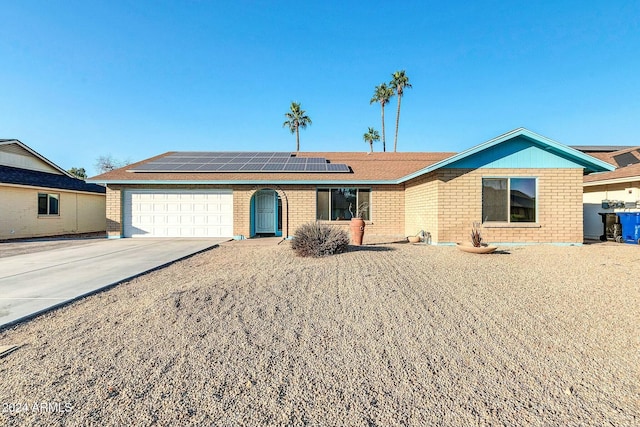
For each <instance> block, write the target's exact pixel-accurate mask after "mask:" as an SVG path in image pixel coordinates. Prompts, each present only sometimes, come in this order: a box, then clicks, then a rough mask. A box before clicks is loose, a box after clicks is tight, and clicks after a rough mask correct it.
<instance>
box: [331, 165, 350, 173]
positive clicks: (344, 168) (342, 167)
mask: <svg viewBox="0 0 640 427" xmlns="http://www.w3.org/2000/svg"><path fill="white" fill-rule="evenodd" d="M349 171H350V170H349V166H347V165H343V164H341V163H329V164H327V172H349Z"/></svg>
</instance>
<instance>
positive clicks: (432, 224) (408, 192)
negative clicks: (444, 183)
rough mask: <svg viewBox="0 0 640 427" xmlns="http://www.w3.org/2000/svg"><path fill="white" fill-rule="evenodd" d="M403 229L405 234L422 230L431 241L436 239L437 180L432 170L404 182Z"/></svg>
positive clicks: (412, 233) (413, 233)
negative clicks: (427, 234)
mask: <svg viewBox="0 0 640 427" xmlns="http://www.w3.org/2000/svg"><path fill="white" fill-rule="evenodd" d="M404 229H405V232H406V234H407V235H415V234H417V233H418V232H420V231H421V230H423V231H425V232H428V233H430V234H431V238H432V241H437V240H438V181H437V180H436V175H435V173H434V172H431V173H429V174H427V175H423V176H421V177H418V178H416V179H414V180H412V181H410V182H408V183H407V184H406V189H405V223H404Z"/></svg>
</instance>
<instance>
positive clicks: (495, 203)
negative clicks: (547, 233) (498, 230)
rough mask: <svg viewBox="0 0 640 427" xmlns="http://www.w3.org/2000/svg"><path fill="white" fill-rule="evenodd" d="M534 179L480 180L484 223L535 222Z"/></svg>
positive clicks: (535, 191) (535, 195)
mask: <svg viewBox="0 0 640 427" xmlns="http://www.w3.org/2000/svg"><path fill="white" fill-rule="evenodd" d="M537 184H538V183H537V179H536V178H520V177H518V178H482V220H483V221H484V222H491V221H496V222H536V221H537V188H538V185H537Z"/></svg>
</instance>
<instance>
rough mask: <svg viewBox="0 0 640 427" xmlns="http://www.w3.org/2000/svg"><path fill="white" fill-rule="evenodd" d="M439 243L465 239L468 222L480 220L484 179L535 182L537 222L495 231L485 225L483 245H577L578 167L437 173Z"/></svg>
mask: <svg viewBox="0 0 640 427" xmlns="http://www.w3.org/2000/svg"><path fill="white" fill-rule="evenodd" d="M437 176H438V180H439V189H438V200H439V204H438V205H439V206H438V215H439V217H440V221H439V224H438V235H437V236H438V239H437V242H440V243H444V242H446V243H452V242H462V241H467V240H468V234H469V232H470V229H471V226H472V223H473V222H474V221H481V220H482V218H481V216H482V178H483V177H489V176H490V177H501V176H504V177H518V176H522V177H536V178H538V200H537V202H538V212H537V214H538V222H537V223H536V224H535V225H534V226H532V224H520V225H518V224H508V225H504V226H501V227H496V226H494V225H492V224H490V223H489V224H486V227H485V228H484V231H483V235H484V239H485V240H486V241H488V242H515V243H517V242H527V243H582V240H583V236H582V170H581V169H518V170H513V169H477V170H468V169H442V170H439V171H437Z"/></svg>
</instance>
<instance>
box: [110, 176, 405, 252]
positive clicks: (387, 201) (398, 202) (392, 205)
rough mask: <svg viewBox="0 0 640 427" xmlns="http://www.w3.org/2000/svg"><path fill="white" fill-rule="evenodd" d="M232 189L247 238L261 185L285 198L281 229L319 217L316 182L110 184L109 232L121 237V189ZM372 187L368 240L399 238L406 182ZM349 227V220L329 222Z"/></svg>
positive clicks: (237, 223) (236, 218)
mask: <svg viewBox="0 0 640 427" xmlns="http://www.w3.org/2000/svg"><path fill="white" fill-rule="evenodd" d="M163 188H164V189H171V190H179V189H185V190H197V189H209V190H212V189H231V190H233V230H234V231H233V233H234V235H235V236H244V237H245V238H248V237H249V236H250V232H251V224H250V221H251V212H250V210H251V198H252V197H253V195H254V194H255V193H256V192H257V191H259V190H262V189H272V190H275V191H276V192H277V193H278V195H279V196H280V199H281V200H282V228H283V230H282V233H283V236H292V235H293V234H294V232H295V230H296V229H297V228H298V227H299V226H301V225H302V224H304V223H307V222H309V221H315V220H316V188H317V186H315V185H170V186H167V185H128V186H123V185H109V186H108V188H107V235H108V236H109V237H121V236H122V233H123V229H124V227H123V224H122V200H123V198H122V192H123V191H124V190H125V189H130V190H134V189H149V190H159V189H163ZM363 188H371V221H368V223H367V228H366V232H365V242H377V241H385V240H388V239H398V238H401V237H403V236H404V186H403V185H378V186H375V185H374V186H370V187H363ZM329 224H331V225H334V226H337V227H345V229H347V230H348V227H349V222H348V221H345V222H340V223H338V222H329Z"/></svg>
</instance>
